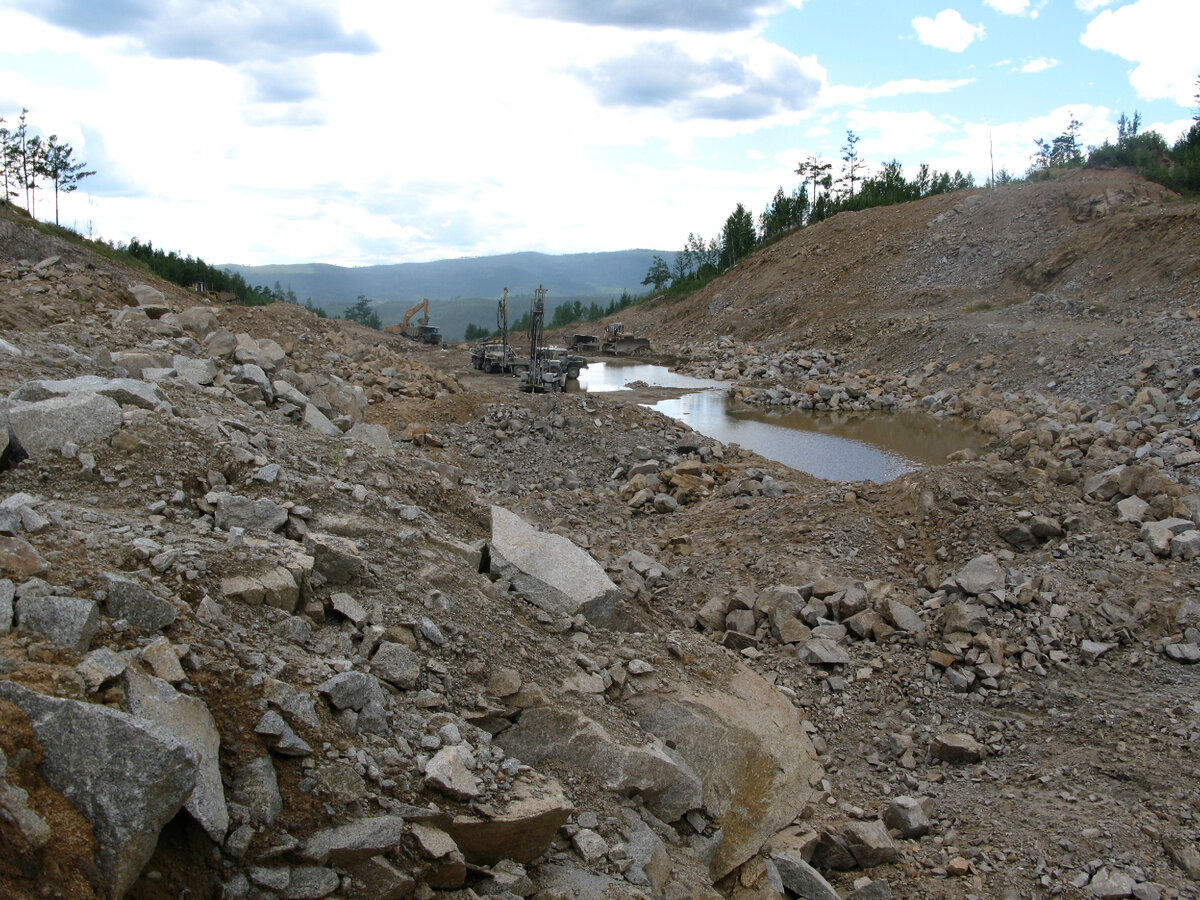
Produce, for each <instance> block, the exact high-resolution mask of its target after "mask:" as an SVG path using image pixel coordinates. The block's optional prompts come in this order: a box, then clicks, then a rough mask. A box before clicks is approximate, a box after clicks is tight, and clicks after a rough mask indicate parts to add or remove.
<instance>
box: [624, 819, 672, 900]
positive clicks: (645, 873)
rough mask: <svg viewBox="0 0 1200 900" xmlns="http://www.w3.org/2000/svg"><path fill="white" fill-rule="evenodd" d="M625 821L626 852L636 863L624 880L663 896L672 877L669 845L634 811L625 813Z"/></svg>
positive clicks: (627, 871)
mask: <svg viewBox="0 0 1200 900" xmlns="http://www.w3.org/2000/svg"><path fill="white" fill-rule="evenodd" d="M624 819H625V827H624V829H623V832H624V835H625V850H626V852H627V853H628V854H629V858H630V859H632V860H633V865H631V866H630V867H629V869H627V870H626V872H625V878H626V880H627V881H629V883H630V884H637V885H645V886H647V887H649V888H650V890H651V891H653V892H654V894H655V895H659V896H661V894H662V890H663V888H664V887H665V886H666V883H667V879H669V878H670V877H671V858H670V857H669V856H668V855H667V848H666V845H664V844H663V842H662V838H660V837H659V836H658V835H657V834H655V833H654V830H653V829H652V828H651V827H650V826H649V825H647V824H646V823H645V822H643V821H642V820H641V818H639V816H638V814H637V813H636V812H634V811H633V810H631V809H628V810H624Z"/></svg>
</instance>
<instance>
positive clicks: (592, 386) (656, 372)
mask: <svg viewBox="0 0 1200 900" xmlns="http://www.w3.org/2000/svg"><path fill="white" fill-rule="evenodd" d="M636 381H644V382H645V383H646V384H649V385H654V386H656V387H669V388H711V387H714V386H716V385H718V384H719V383H720V382H717V381H711V380H709V379H707V378H693V377H692V376H691V375H681V374H680V373H679V372H672V371H671V370H670V369H668V368H667V367H666V366H652V365H647V364H646V363H618V362H606V361H597V360H588V366H587V368H586V369H581V370H580V372H579V387H580V388H581V389H583V390H585V391H588V392H589V393H592V394H602V393H607V392H609V391H627V390H629V385H630V384H633V383H634V382H636Z"/></svg>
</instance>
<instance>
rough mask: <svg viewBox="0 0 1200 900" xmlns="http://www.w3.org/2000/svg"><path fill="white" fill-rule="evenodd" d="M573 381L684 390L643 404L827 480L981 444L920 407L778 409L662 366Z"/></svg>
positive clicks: (923, 462)
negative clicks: (892, 409)
mask: <svg viewBox="0 0 1200 900" xmlns="http://www.w3.org/2000/svg"><path fill="white" fill-rule="evenodd" d="M579 382H580V387H581V388H582V389H584V390H587V391H591V392H607V391H619V390H628V389H629V385H631V384H634V385H637V384H642V385H648V386H651V387H661V388H673V389H676V390H680V391H684V392H686V393H682V394H681V395H680V396H675V397H670V398H668V399H663V400H659V401H658V402H655V403H650V404H647V405H649V406H650V408H651V409H654V410H656V411H658V412H661V413H663V414H664V415H667V416H670V417H671V418H673V419H677V420H679V421H680V422H683V423H685V424H687V425H688V426H689V427H691V428H693V429H694V430H696V431H698V432H700V434H703V435H705V436H706V437H710V438H713V439H714V440H718V441H721V442H722V443H726V444H738V445H740V446H742V447H746V448H748V449H750V450H753V451H754V452H756V453H758V454H760V455H762V456H765V457H767V458H768V459H773V460H775V461H776V462H781V463H783V464H784V465H786V466H790V467H791V468H793V469H798V470H799V471H801V472H807V473H808V474H810V475H814V476H816V477H817V478H825V479H828V480H830V481H864V480H866V481H876V482H884V481H890V480H892V479H893V478H897V477H899V476H900V475H903V474H904V473H905V472H911V471H913V470H915V469H918V468H921V467H923V466H929V465H939V464H941V463H944V462H945V461H946V457H947V456H948V455H949V454H951V453H954V452H955V451H958V450H963V449H968V448H972V449H973V448H978V447H979V446H981V445H982V443H983V436H982V435H981V434H980V433H979V431H978V430H977V429H975V428H974V427H973V426H972V425H971V424H970V423H968V422H964V421H962V420H960V419H956V418H940V419H939V418H935V417H933V416H930V415H928V414H927V413H925V412H924V411H923V410H898V411H895V412H841V413H828V412H826V413H818V412H806V411H804V410H789V411H786V412H777V411H775V410H769V409H763V408H761V407H758V406H751V405H748V404H744V403H738V402H736V401H733V400H730V399H729V397H728V385H727V384H722V383H720V382H715V381H709V380H707V379H702V378H692V377H691V376H688V375H681V374H679V373H677V372H672V371H671V370H670V369H667V368H666V367H664V366H652V365H645V364H642V363H614V362H599V361H597V362H592V363H591V364H590V365H589V366H588V368H586V369H584V370H583V372H581V373H580V378H579Z"/></svg>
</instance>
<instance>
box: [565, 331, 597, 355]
mask: <svg viewBox="0 0 1200 900" xmlns="http://www.w3.org/2000/svg"><path fill="white" fill-rule="evenodd" d="M599 346H600V338H598V337H596V336H595V335H594V334H576V335H572V337H571V343H569V344H567V349H568V350H572V351H575V352H582V351H585V350H595V349H596V348H597V347H599Z"/></svg>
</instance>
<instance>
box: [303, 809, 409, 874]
mask: <svg viewBox="0 0 1200 900" xmlns="http://www.w3.org/2000/svg"><path fill="white" fill-rule="evenodd" d="M403 840H404V819H403V818H402V817H401V816H373V817H370V818H365V819H358V820H356V821H354V822H350V823H349V824H347V825H336V826H333V827H332V828H323V829H321V830H320V831H315V832H313V833H312V834H310V835H309V836H308V839H307V840H305V842H304V845H303V847H302V849H301V851H300V855H301V856H302V857H303V858H304V859H306V860H308V861H309V862H313V863H316V864H318V865H326V864H329V865H334V866H347V865H351V864H352V863H356V862H361V861H363V860H366V859H370V858H371V857H372V856H378V855H379V854H381V853H386V852H387V851H388V850H390V849H392V848H393V847H397V846H399V845H400V844H401V843H402V842H403Z"/></svg>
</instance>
